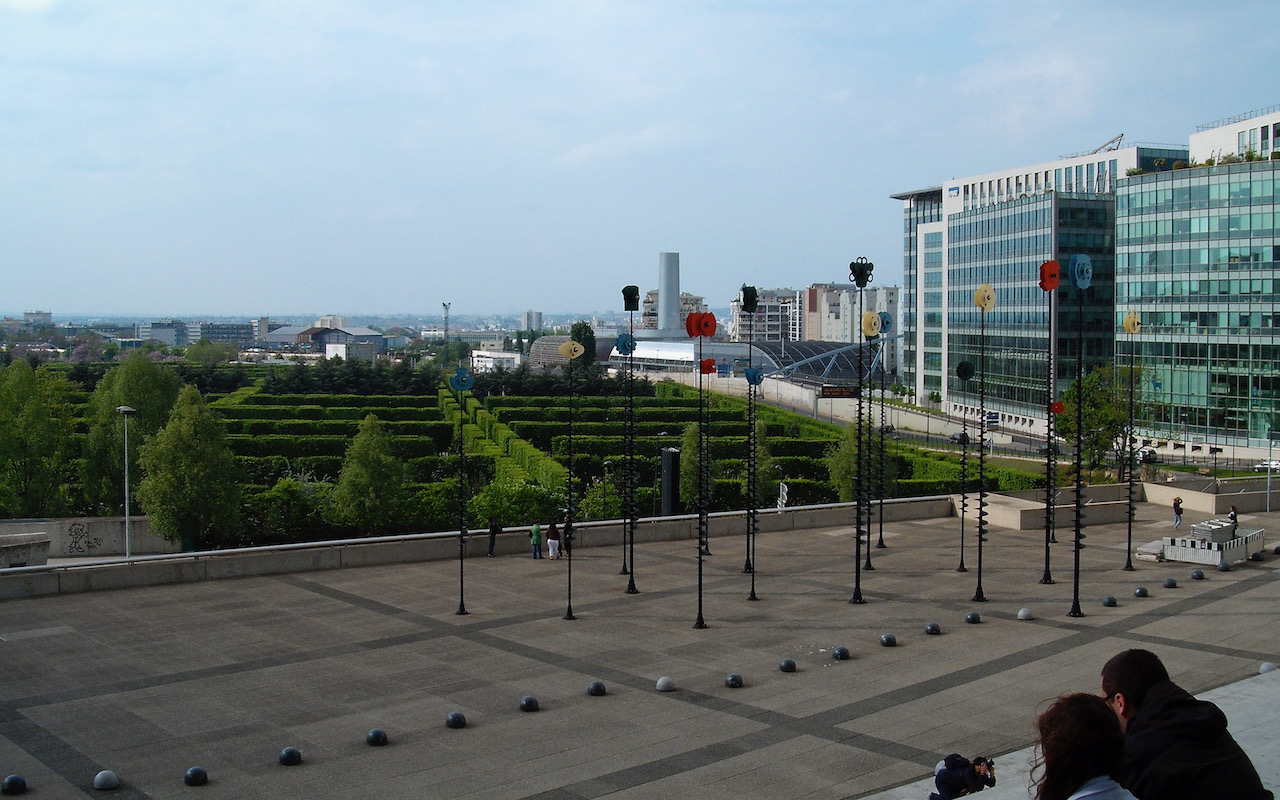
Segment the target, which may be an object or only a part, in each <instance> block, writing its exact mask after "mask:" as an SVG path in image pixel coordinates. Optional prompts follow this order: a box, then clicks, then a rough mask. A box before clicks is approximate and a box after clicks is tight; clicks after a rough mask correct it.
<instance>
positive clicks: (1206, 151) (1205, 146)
mask: <svg viewBox="0 0 1280 800" xmlns="http://www.w3.org/2000/svg"><path fill="white" fill-rule="evenodd" d="M1189 144H1190V150H1191V160H1192V161H1194V162H1199V163H1204V162H1206V161H1208V160H1209V159H1211V158H1212V159H1214V160H1215V161H1222V157H1223V156H1227V157H1228V160H1230V157H1231V156H1235V157H1239V158H1241V159H1248V158H1249V154H1251V153H1252V154H1253V156H1254V157H1255V158H1264V159H1265V158H1271V156H1272V154H1273V153H1276V152H1280V106H1271V107H1270V108H1264V109H1262V110H1260V111H1250V112H1249V113H1248V114H1240V115H1238V116H1235V117H1228V118H1227V119H1222V120H1218V121H1217V122H1211V123H1209V124H1207V125H1201V126H1200V127H1198V128H1196V132H1195V133H1193V134H1191V138H1190V142H1189Z"/></svg>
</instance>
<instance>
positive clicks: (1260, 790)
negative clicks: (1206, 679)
mask: <svg viewBox="0 0 1280 800" xmlns="http://www.w3.org/2000/svg"><path fill="white" fill-rule="evenodd" d="M1036 730H1037V732H1038V734H1039V737H1038V738H1039V741H1038V746H1037V751H1038V752H1037V756H1036V761H1035V764H1034V765H1033V774H1035V773H1038V777H1037V778H1036V780H1035V785H1034V790H1035V798H1036V800H1193V798H1194V799H1195V800H1201V799H1202V798H1209V797H1221V798H1232V800H1274V797H1273V795H1272V793H1271V792H1270V791H1268V790H1267V789H1266V788H1264V787H1263V785H1262V781H1261V779H1259V777H1258V772H1257V770H1256V769H1254V766H1253V762H1251V761H1250V760H1249V756H1248V755H1247V754H1246V753H1245V752H1244V750H1242V749H1241V748H1240V745H1239V744H1237V743H1236V740H1235V739H1234V738H1232V736H1231V734H1230V732H1228V731H1227V718H1226V715H1225V714H1223V713H1222V710H1221V709H1219V708H1218V707H1217V706H1216V705H1214V704H1213V703H1210V702H1208V701H1206V700H1197V699H1196V698H1195V697H1192V696H1191V694H1189V693H1188V692H1187V691H1186V690H1185V689H1183V688H1182V687H1180V686H1178V685H1177V684H1176V683H1174V682H1173V681H1171V680H1169V672H1168V670H1166V669H1165V666H1164V664H1163V663H1162V662H1161V661H1160V658H1159V656H1157V655H1156V654H1155V653H1152V652H1151V651H1149V650H1136V649H1135V650H1125V651H1124V652H1122V653H1120V654H1119V655H1116V656H1114V657H1113V658H1112V659H1111V660H1109V661H1108V662H1107V663H1106V664H1105V665H1104V666H1103V667H1102V694H1101V696H1099V695H1095V694H1087V693H1083V692H1082V693H1077V694H1068V695H1064V696H1062V697H1059V698H1058V699H1057V700H1055V701H1054V702H1053V703H1052V704H1051V705H1050V706H1049V708H1048V709H1046V710H1045V712H1044V713H1043V714H1041V715H1040V716H1039V717H1038V718H1037V719H1036ZM934 783H935V785H936V786H937V788H938V791H937V792H935V793H933V794H931V795H930V800H951V798H953V797H960V796H962V795H967V794H972V793H973V792H979V791H982V790H983V789H985V788H987V787H988V786H994V785H995V783H996V776H995V763H994V762H993V761H992V760H991V759H988V758H982V757H979V758H975V759H973V761H972V762H970V761H968V760H967V759H964V758H961V757H960V756H959V755H957V754H952V755H950V756H947V758H946V759H944V760H943V761H942V762H940V763H939V764H938V767H937V769H936V770H935V779H934Z"/></svg>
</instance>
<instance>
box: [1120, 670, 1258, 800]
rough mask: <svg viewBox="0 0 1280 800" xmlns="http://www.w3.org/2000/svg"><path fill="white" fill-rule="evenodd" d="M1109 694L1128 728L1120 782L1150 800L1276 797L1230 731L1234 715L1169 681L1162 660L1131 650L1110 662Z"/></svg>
mask: <svg viewBox="0 0 1280 800" xmlns="http://www.w3.org/2000/svg"><path fill="white" fill-rule="evenodd" d="M1102 693H1103V695H1104V696H1105V697H1106V699H1107V703H1108V705H1110V706H1111V710H1112V711H1114V712H1115V713H1116V716H1117V717H1119V718H1120V727H1121V728H1122V729H1124V747H1125V774H1124V775H1113V776H1112V777H1113V778H1115V779H1116V780H1118V781H1119V782H1120V785H1121V786H1123V787H1125V788H1126V789H1128V790H1129V791H1130V792H1133V794H1134V795H1136V796H1138V797H1142V798H1148V797H1149V798H1160V800H1183V799H1184V798H1186V800H1192V798H1195V799H1196V800H1200V799H1201V798H1206V797H1230V798H1232V800H1274V798H1273V795H1272V794H1271V792H1269V791H1267V790H1266V789H1264V788H1263V786H1262V781H1261V780H1260V779H1259V778H1258V772H1257V770H1255V769H1254V768H1253V762H1251V761H1250V760H1249V756H1248V755H1246V754H1245V752H1244V750H1241V749H1240V745H1239V744H1237V743H1236V740H1235V739H1233V738H1231V734H1230V733H1228V732H1227V717H1226V715H1225V714H1223V713H1222V710H1221V709H1219V708H1218V707H1217V706H1215V705H1214V704H1213V703H1210V702H1208V701H1206V700H1197V699H1196V698H1194V697H1192V696H1191V695H1190V694H1188V693H1187V691H1186V690H1185V689H1183V688H1182V687H1180V686H1178V685H1177V684H1176V683H1174V682H1173V681H1171V680H1169V673H1168V671H1167V670H1166V669H1165V667H1164V664H1163V663H1161V662H1160V658H1159V657H1158V656H1157V655H1156V654H1155V653H1152V652H1150V651H1148V650H1126V651H1124V652H1123V653H1120V654H1119V655H1117V656H1114V657H1113V658H1112V659H1111V660H1110V661H1108V662H1107V663H1106V664H1105V665H1104V666H1103V667H1102Z"/></svg>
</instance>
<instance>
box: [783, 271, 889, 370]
mask: <svg viewBox="0 0 1280 800" xmlns="http://www.w3.org/2000/svg"><path fill="white" fill-rule="evenodd" d="M901 293H902V290H901V288H900V287H898V286H868V287H867V288H866V289H864V290H863V294H862V301H861V302H862V311H864V312H865V311H874V312H876V313H877V314H878V313H881V312H883V313H886V314H888V315H889V317H890V319H891V320H892V322H891V323H890V331H889V333H887V334H886V335H885V336H884V337H883V339H884V341H883V342H881V344H882V345H883V347H884V362H885V363H884V369H885V371H886V372H887V373H889V374H890V375H897V374H899V370H900V368H901V361H902V339H903V335H902V322H901V318H902V313H901V307H900V297H901ZM858 303H859V301H858V287H857V286H855V285H853V284H851V283H815V284H813V285H811V286H809V287H808V288H807V289H801V290H800V291H798V292H796V293H795V307H796V308H797V309H798V311H797V314H796V316H797V317H798V318H799V319H800V320H801V322H802V323H803V324H802V326H801V328H800V331H799V332H800V336H801V338H802V339H804V340H806V341H819V342H841V343H845V344H854V343H856V342H861V341H863V340H864V338H865V337H864V336H863V335H862V322H861V319H860V318H859V315H858V308H859V306H858Z"/></svg>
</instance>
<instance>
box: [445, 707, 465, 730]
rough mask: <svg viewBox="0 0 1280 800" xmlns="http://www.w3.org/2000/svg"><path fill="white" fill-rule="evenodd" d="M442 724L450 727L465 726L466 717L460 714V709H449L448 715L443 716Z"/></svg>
mask: <svg viewBox="0 0 1280 800" xmlns="http://www.w3.org/2000/svg"><path fill="white" fill-rule="evenodd" d="M444 724H445V725H446V726H448V727H450V728H454V729H457V728H465V727H467V718H466V717H464V716H463V715H462V712H461V711H450V712H449V715H448V716H447V717H445V718H444Z"/></svg>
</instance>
